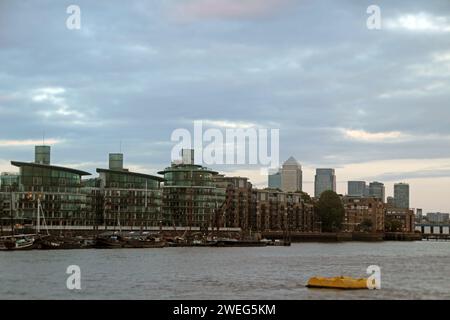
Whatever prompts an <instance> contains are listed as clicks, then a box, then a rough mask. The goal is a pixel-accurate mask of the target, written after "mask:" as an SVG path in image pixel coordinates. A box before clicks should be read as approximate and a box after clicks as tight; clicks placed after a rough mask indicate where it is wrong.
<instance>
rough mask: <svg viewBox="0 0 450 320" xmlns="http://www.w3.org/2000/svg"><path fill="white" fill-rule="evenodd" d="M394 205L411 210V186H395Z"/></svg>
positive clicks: (403, 184) (401, 184) (402, 184)
mask: <svg viewBox="0 0 450 320" xmlns="http://www.w3.org/2000/svg"><path fill="white" fill-rule="evenodd" d="M394 203H395V206H396V207H397V208H403V209H409V184H407V183H396V184H394Z"/></svg>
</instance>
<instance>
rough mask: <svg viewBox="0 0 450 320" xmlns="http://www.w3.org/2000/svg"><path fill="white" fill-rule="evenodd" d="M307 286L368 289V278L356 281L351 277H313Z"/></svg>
mask: <svg viewBox="0 0 450 320" xmlns="http://www.w3.org/2000/svg"><path fill="white" fill-rule="evenodd" d="M306 286H307V287H308V288H332V289H368V287H367V279H366V278H361V279H355V278H351V277H334V278H324V277H312V278H311V279H309V281H308V284H307V285H306Z"/></svg>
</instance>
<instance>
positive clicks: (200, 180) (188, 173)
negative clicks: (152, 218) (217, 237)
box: [158, 164, 225, 227]
mask: <svg viewBox="0 0 450 320" xmlns="http://www.w3.org/2000/svg"><path fill="white" fill-rule="evenodd" d="M158 173H159V174H162V175H164V187H163V202H162V211H163V224H164V225H166V226H184V227H208V226H210V225H212V219H213V216H214V214H215V212H216V211H215V210H216V209H217V208H218V207H220V206H221V205H222V204H223V202H224V201H225V190H224V189H222V188H217V187H216V185H215V181H214V178H213V176H214V175H216V174H217V172H215V171H212V170H209V169H207V168H205V167H202V166H199V165H192V164H172V166H170V167H168V168H166V169H165V170H164V171H161V172H158Z"/></svg>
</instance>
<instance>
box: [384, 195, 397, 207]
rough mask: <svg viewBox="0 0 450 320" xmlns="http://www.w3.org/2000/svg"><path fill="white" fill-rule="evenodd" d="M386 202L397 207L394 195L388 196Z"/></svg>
mask: <svg viewBox="0 0 450 320" xmlns="http://www.w3.org/2000/svg"><path fill="white" fill-rule="evenodd" d="M386 203H387V204H388V205H389V206H391V207H395V201H394V197H387V199H386Z"/></svg>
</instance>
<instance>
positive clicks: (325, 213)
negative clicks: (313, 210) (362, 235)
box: [317, 190, 345, 232]
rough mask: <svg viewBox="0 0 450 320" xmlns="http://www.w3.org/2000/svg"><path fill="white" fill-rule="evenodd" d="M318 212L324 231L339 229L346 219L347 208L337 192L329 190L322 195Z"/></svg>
mask: <svg viewBox="0 0 450 320" xmlns="http://www.w3.org/2000/svg"><path fill="white" fill-rule="evenodd" d="M317 212H318V214H319V218H320V221H321V222H322V231H324V232H335V231H339V230H340V229H341V226H342V221H343V220H344V214H345V209H344V205H343V204H342V201H341V198H340V197H339V196H338V195H337V193H336V192H334V191H331V190H328V191H324V192H323V193H322V194H321V195H320V199H319V202H318V203H317Z"/></svg>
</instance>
